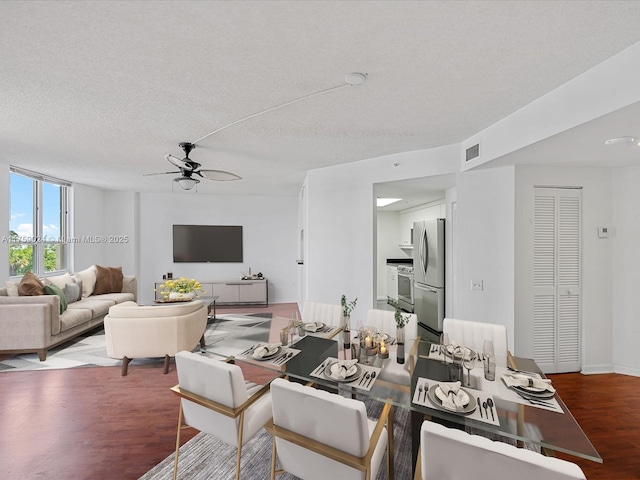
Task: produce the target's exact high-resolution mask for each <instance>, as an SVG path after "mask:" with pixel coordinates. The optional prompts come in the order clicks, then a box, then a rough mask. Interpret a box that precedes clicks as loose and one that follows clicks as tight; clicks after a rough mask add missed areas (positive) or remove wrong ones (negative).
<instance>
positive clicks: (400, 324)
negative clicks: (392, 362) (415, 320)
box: [389, 300, 411, 363]
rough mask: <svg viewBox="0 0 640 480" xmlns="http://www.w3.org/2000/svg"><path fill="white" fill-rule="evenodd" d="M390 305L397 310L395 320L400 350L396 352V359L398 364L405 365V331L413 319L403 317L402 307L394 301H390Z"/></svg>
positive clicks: (406, 316) (397, 342)
mask: <svg viewBox="0 0 640 480" xmlns="http://www.w3.org/2000/svg"><path fill="white" fill-rule="evenodd" d="M389 305H391V306H392V307H393V308H395V310H396V311H395V314H394V318H395V320H396V344H397V345H398V350H397V352H396V359H397V361H398V363H404V342H405V329H404V327H406V326H407V323H409V319H410V318H411V317H410V316H409V315H403V314H402V310H401V309H400V305H399V304H398V303H397V302H394V301H393V300H389Z"/></svg>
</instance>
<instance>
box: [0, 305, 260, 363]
mask: <svg viewBox="0 0 640 480" xmlns="http://www.w3.org/2000/svg"><path fill="white" fill-rule="evenodd" d="M270 315H271V314H268V313H267V314H264V313H258V314H226V315H218V316H217V318H216V320H214V321H212V322H211V323H209V324H207V329H206V331H205V334H204V338H205V343H206V344H207V345H210V344H212V343H215V342H219V341H220V340H222V339H224V338H225V337H227V336H229V335H233V334H234V333H237V332H238V331H240V330H242V329H244V328H247V327H251V326H253V325H256V324H257V323H260V322H263V321H264V320H266V319H268V318H270ZM194 351H200V347H199V346H198V347H196V349H195V350H194ZM163 361H164V359H163V358H134V359H133V360H132V361H131V363H129V365H130V366H135V365H149V364H158V363H162V362H163ZM120 365H122V361H121V360H118V359H115V358H110V357H108V356H107V347H106V341H105V336H104V329H102V328H100V329H96V330H93V331H92V332H88V333H87V334H85V335H82V336H79V337H77V338H75V339H74V340H71V341H69V342H67V343H64V344H62V345H60V346H59V347H56V348H53V349H51V350H49V352H48V353H47V359H46V360H45V361H44V362H41V361H40V359H39V358H38V355H37V354H36V353H27V354H22V355H16V356H13V357H11V358H8V359H6V360H4V361H2V362H0V373H1V372H19V371H26V370H56V369H62V368H81V367H112V366H120Z"/></svg>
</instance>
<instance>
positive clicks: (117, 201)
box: [103, 190, 138, 275]
mask: <svg viewBox="0 0 640 480" xmlns="http://www.w3.org/2000/svg"><path fill="white" fill-rule="evenodd" d="M103 196H104V207H103V210H104V234H105V237H106V240H107V241H106V243H105V245H104V257H103V260H104V264H105V266H110V267H119V266H121V267H122V272H123V273H124V274H125V275H138V272H137V269H136V248H135V247H136V241H137V237H136V211H137V206H136V199H137V194H136V193H135V192H124V191H116V190H105V191H104V194H103Z"/></svg>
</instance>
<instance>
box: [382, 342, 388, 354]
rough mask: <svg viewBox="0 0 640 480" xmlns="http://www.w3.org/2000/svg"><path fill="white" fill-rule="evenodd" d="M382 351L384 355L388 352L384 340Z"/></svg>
mask: <svg viewBox="0 0 640 480" xmlns="http://www.w3.org/2000/svg"><path fill="white" fill-rule="evenodd" d="M380 353H381V354H383V355H384V354H385V353H387V347H385V345H384V342H382V345H381V346H380Z"/></svg>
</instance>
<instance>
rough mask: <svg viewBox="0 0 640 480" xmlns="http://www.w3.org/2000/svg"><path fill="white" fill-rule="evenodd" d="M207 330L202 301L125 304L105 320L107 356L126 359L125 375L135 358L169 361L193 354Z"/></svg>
mask: <svg viewBox="0 0 640 480" xmlns="http://www.w3.org/2000/svg"><path fill="white" fill-rule="evenodd" d="M206 326H207V308H206V307H205V305H204V303H203V302H202V301H201V300H194V301H192V302H184V303H175V304H167V305H158V306H153V305H147V306H142V305H138V304H137V303H135V302H124V303H121V304H118V305H114V306H112V307H111V308H109V314H108V315H107V316H106V317H105V318H104V330H105V334H106V340H107V355H109V356H110V357H111V358H121V359H122V375H123V376H124V375H126V374H127V366H128V365H129V362H130V361H131V359H132V358H145V357H164V373H167V372H168V371H169V359H170V357H175V355H176V353H178V352H180V351H182V350H189V351H190V350H193V348H194V347H195V346H196V345H197V344H198V342H199V340H200V338H201V337H202V335H203V333H204V330H205V328H206Z"/></svg>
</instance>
